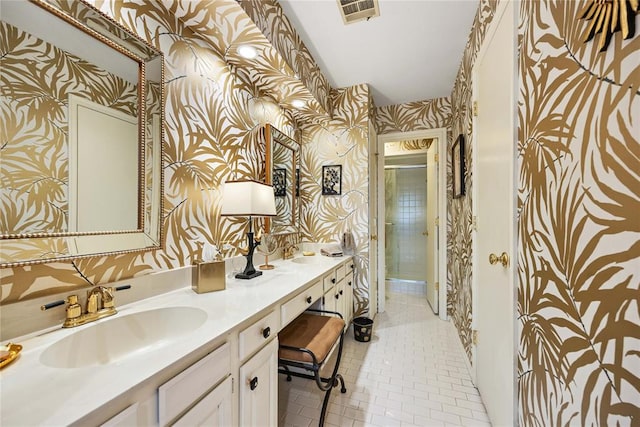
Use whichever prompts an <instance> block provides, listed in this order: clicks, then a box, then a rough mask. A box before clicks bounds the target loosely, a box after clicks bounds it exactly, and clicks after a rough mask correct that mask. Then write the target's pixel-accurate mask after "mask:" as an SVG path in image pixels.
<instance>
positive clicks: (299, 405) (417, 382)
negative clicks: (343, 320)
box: [278, 284, 490, 427]
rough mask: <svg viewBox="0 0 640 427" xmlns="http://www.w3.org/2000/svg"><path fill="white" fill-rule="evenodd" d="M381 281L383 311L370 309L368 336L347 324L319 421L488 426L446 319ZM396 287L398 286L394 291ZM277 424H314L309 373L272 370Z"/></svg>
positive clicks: (315, 403)
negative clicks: (334, 384) (339, 382)
mask: <svg viewBox="0 0 640 427" xmlns="http://www.w3.org/2000/svg"><path fill="white" fill-rule="evenodd" d="M402 291H403V289H402V288H401V287H400V288H398V287H394V286H390V284H387V303H386V304H387V305H386V309H387V311H386V312H385V313H382V314H379V315H378V316H377V317H376V322H375V326H374V330H373V332H374V337H373V339H372V342H371V343H361V342H357V341H355V340H354V338H353V332H352V330H351V329H350V330H349V331H348V335H347V337H346V338H345V347H344V351H343V360H342V363H341V367H340V372H341V373H342V374H343V376H344V378H345V382H346V386H347V393H346V394H340V391H339V389H337V388H336V389H334V390H333V391H332V394H331V404H330V405H329V408H328V411H327V412H328V413H327V418H326V425H327V426H347V427H349V426H381V427H390V426H444V425H463V426H488V425H490V424H489V422H488V418H487V415H486V412H485V409H484V406H483V405H482V402H481V400H480V396H479V394H478V391H477V390H476V389H475V388H474V387H473V385H472V383H471V379H470V376H469V373H468V371H467V368H466V366H465V362H464V357H466V356H465V355H464V353H463V350H462V346H461V344H460V343H459V339H458V337H457V334H456V331H455V329H454V327H453V325H452V324H450V323H449V322H443V321H442V320H440V319H438V317H437V316H436V315H434V314H433V312H432V311H431V309H430V308H429V306H428V304H427V301H426V298H425V297H424V296H423V295H419V294H418V293H416V292H411V293H407V292H406V291H405V292H402ZM401 292H402V293H401ZM278 383H279V402H278V405H279V425H280V426H317V425H318V420H319V413H320V406H321V404H322V397H323V395H322V393H321V392H320V391H319V390H318V388H317V387H316V385H315V383H314V382H313V381H308V380H303V379H300V378H293V381H292V382H290V383H288V382H287V381H286V380H285V379H284V377H283V376H280V378H279V381H278Z"/></svg>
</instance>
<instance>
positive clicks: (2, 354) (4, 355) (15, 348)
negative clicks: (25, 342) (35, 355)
mask: <svg viewBox="0 0 640 427" xmlns="http://www.w3.org/2000/svg"><path fill="white" fill-rule="evenodd" d="M21 351H22V346H21V345H20V344H13V343H8V344H7V345H3V346H0V369H2V368H4V367H5V366H7V365H8V364H9V363H11V362H13V361H14V360H15V359H16V357H18V354H20V352H21Z"/></svg>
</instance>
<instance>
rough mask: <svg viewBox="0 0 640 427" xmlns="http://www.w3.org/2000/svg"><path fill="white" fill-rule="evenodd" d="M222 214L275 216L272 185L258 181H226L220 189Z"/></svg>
mask: <svg viewBox="0 0 640 427" xmlns="http://www.w3.org/2000/svg"><path fill="white" fill-rule="evenodd" d="M220 215H222V216H275V215H276V199H275V196H274V193H273V187H272V186H270V185H267V184H263V183H262V182H258V181H250V180H245V181H227V182H226V183H225V184H224V187H223V189H222V211H221V213H220Z"/></svg>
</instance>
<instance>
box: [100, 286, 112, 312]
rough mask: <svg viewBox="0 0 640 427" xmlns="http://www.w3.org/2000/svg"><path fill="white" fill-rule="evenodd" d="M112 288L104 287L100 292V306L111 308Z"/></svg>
mask: <svg viewBox="0 0 640 427" xmlns="http://www.w3.org/2000/svg"><path fill="white" fill-rule="evenodd" d="M113 307H114V302H113V288H112V287H105V288H103V292H102V308H113Z"/></svg>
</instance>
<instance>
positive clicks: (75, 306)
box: [65, 295, 82, 320]
mask: <svg viewBox="0 0 640 427" xmlns="http://www.w3.org/2000/svg"><path fill="white" fill-rule="evenodd" d="M66 302H67V303H68V304H69V305H68V306H67V308H66V310H65V311H66V316H65V317H66V318H67V320H68V319H75V318H78V317H80V316H81V315H82V307H81V306H80V304H79V303H78V295H69V296H68V297H67V299H66Z"/></svg>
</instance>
